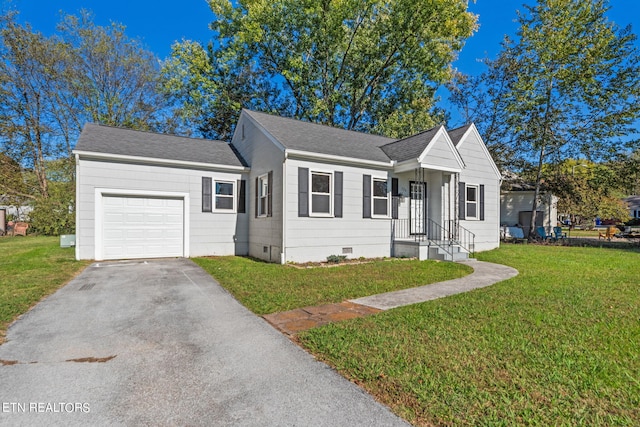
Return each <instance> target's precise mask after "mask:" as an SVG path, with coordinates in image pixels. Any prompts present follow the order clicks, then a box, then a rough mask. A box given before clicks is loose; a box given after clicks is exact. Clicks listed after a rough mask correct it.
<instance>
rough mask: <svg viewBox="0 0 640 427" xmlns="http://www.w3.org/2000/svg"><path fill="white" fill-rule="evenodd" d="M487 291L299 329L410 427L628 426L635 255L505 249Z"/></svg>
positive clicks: (636, 374) (636, 402) (638, 363)
mask: <svg viewBox="0 0 640 427" xmlns="http://www.w3.org/2000/svg"><path fill="white" fill-rule="evenodd" d="M478 258H479V259H481V260H483V261H490V262H498V263H507V264H509V265H510V266H512V267H515V268H517V269H518V271H519V272H520V274H519V275H518V276H516V277H515V278H512V279H510V280H508V281H504V282H501V283H497V284H495V285H493V286H490V287H488V288H484V289H479V290H476V291H473V292H469V293H465V294H460V295H456V296H452V297H448V298H443V299H439V300H435V301H430V302H426V303H422V304H416V305H413V306H409V307H403V308H397V309H394V310H389V311H387V312H385V313H381V314H377V315H375V316H369V317H366V318H361V319H356V320H350V321H345V322H339V323H334V324H330V325H326V326H323V327H320V328H316V329H312V330H309V331H307V332H303V333H301V334H300V335H299V336H298V338H299V340H300V342H301V343H302V344H303V345H304V346H305V347H306V348H307V349H308V350H310V351H311V352H313V354H314V355H315V356H316V357H317V358H319V359H320V360H324V361H327V362H328V363H330V364H331V365H332V366H334V367H335V368H336V369H338V370H339V371H340V372H341V373H342V374H343V375H345V376H346V377H347V378H350V379H351V380H353V381H354V382H356V383H357V384H360V385H362V386H363V387H364V388H365V389H366V390H367V391H369V392H370V393H372V394H373V395H374V396H375V397H376V399H377V400H379V401H381V402H383V403H384V404H386V405H389V406H390V407H391V408H392V410H394V412H396V413H397V414H398V415H400V416H402V417H404V418H405V419H407V420H408V421H410V422H411V423H412V424H414V425H421V426H431V425H456V426H458V425H460V426H478V425H483V426H489V425H620V426H622V425H627V426H632V425H637V424H638V421H639V420H640V409H639V408H640V383H639V382H638V380H637V379H638V378H640V359H638V357H637V340H636V337H637V336H640V323H639V322H638V312H639V310H640V294H639V293H638V291H637V290H638V289H637V267H636V266H637V265H638V262H640V252H638V250H614V249H599V248H577V247H573V248H572V247H559V246H539V245H505V246H503V247H502V248H501V249H499V250H495V251H491V252H486V253H481V254H478Z"/></svg>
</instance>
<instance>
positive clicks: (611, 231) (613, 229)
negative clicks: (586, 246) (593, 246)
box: [598, 226, 618, 240]
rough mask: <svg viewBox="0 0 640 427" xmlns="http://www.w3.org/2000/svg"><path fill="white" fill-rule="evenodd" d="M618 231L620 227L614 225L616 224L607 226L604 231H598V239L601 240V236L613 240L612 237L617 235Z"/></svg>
mask: <svg viewBox="0 0 640 427" xmlns="http://www.w3.org/2000/svg"><path fill="white" fill-rule="evenodd" d="M617 231H618V227H614V226H611V227H607V229H606V230H605V232H604V233H603V232H602V231H600V232H599V233H598V240H600V239H601V238H602V239H607V240H611V238H612V237H614V236H615V234H616V232H617Z"/></svg>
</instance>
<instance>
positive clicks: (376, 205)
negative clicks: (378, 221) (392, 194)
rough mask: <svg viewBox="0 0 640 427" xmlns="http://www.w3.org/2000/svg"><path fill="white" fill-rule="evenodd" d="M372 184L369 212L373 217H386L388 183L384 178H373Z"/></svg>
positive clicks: (387, 209)
mask: <svg viewBox="0 0 640 427" xmlns="http://www.w3.org/2000/svg"><path fill="white" fill-rule="evenodd" d="M371 184H372V187H373V188H372V197H371V204H372V206H371V212H372V213H373V217H388V216H389V186H388V181H387V180H386V179H385V178H373V179H372V180H371Z"/></svg>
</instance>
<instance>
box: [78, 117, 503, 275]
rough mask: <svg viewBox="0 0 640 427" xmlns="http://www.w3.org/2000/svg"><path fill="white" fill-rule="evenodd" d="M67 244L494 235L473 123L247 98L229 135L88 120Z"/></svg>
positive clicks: (431, 239) (253, 251) (259, 244)
mask: <svg viewBox="0 0 640 427" xmlns="http://www.w3.org/2000/svg"><path fill="white" fill-rule="evenodd" d="M74 154H75V157H76V169H77V170H76V172H77V175H76V176H77V190H76V191H77V194H76V196H77V204H76V207H77V209H76V211H77V223H76V238H77V241H76V257H77V258H78V259H96V260H107V259H128V258H148V257H176V256H179V257H190V256H205V255H234V254H237V255H249V256H252V257H256V258H260V259H264V260H267V261H271V262H278V263H286V262H306V261H323V260H325V259H326V257H327V256H329V255H342V254H344V255H347V256H348V257H353V258H360V257H365V258H369V257H390V256H416V257H419V258H420V259H427V258H437V259H447V260H453V259H461V258H465V257H466V256H467V254H468V253H469V252H472V251H482V250H488V249H493V248H495V247H497V246H498V245H499V237H500V233H499V222H500V218H499V204H500V200H499V194H500V193H499V192H500V182H501V176H500V173H499V171H498V169H497V167H496V165H495V163H494V161H493V160H492V158H491V156H490V154H489V152H488V150H487V148H486V146H485V144H484V143H483V141H482V138H481V137H480V135H479V134H478V131H477V129H476V127H475V126H474V125H473V124H471V125H468V126H464V127H462V128H458V129H455V130H452V131H447V130H446V129H445V128H444V126H440V127H437V128H434V129H431V130H429V131H426V132H422V133H420V134H418V135H414V136H412V137H409V138H405V139H401V140H395V139H390V138H385V137H381V136H375V135H370V134H366V133H361V132H354V131H347V130H343V129H337V128H333V127H329V126H324V125H319V124H313V123H308V122H304V121H299V120H294V119H290V118H283V117H278V116H274V115H270V114H265V113H258V112H255V111H249V110H243V111H242V113H241V115H240V118H239V121H238V123H237V126H236V129H235V133H234V135H233V138H232V141H231V143H225V142H221V141H211V140H203V139H191V138H184V137H177V136H171V135H161V134H154V133H148V132H140V131H132V130H126V129H119V128H113V127H108V126H101V125H95V124H87V125H86V126H85V128H84V129H83V132H82V134H81V135H80V138H79V140H78V143H77V145H76V148H75V150H74Z"/></svg>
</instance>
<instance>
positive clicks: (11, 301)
mask: <svg viewBox="0 0 640 427" xmlns="http://www.w3.org/2000/svg"><path fill="white" fill-rule="evenodd" d="M87 264H88V262H86V261H75V260H74V250H73V248H61V247H60V240H59V239H58V238H55V237H39V236H38V237H35V236H27V237H3V238H0V271H2V274H0V344H1V343H2V341H3V340H4V334H5V331H6V330H7V327H8V326H9V325H10V324H11V322H13V321H14V320H15V319H16V318H17V317H18V316H20V315H21V314H24V313H25V312H26V311H27V310H29V309H30V308H31V307H32V306H33V305H34V304H35V303H37V302H38V301H40V300H41V299H42V298H43V297H45V296H47V295H49V294H50V293H52V292H54V291H56V290H57V289H58V288H59V287H60V286H62V285H64V284H65V283H67V282H68V281H69V280H71V278H73V277H74V276H75V275H76V274H78V272H79V271H80V270H82V269H83V268H84V267H85V266H86V265H87Z"/></svg>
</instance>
